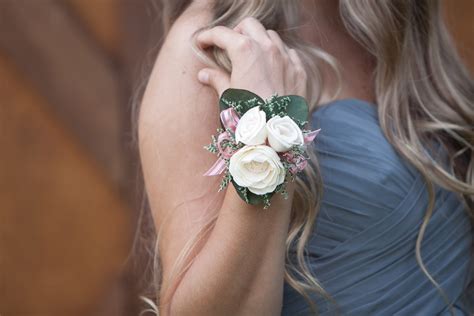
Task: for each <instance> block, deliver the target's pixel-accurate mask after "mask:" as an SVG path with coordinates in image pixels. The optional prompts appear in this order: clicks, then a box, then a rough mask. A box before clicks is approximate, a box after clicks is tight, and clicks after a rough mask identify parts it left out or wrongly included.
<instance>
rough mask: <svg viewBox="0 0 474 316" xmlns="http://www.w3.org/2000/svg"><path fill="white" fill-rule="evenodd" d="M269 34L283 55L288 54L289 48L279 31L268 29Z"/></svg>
mask: <svg viewBox="0 0 474 316" xmlns="http://www.w3.org/2000/svg"><path fill="white" fill-rule="evenodd" d="M267 34H268V36H269V37H270V39H271V40H272V41H273V43H275V44H276V45H277V46H278V48H279V49H280V52H281V54H282V56H288V48H287V46H286V44H285V43H284V42H283V41H282V39H281V38H280V35H278V33H277V32H275V31H274V30H267Z"/></svg>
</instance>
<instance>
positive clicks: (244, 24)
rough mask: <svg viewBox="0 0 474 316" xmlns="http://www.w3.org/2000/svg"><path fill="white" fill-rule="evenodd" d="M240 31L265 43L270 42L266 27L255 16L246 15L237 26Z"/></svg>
mask: <svg viewBox="0 0 474 316" xmlns="http://www.w3.org/2000/svg"><path fill="white" fill-rule="evenodd" d="M236 27H237V28H238V29H239V30H240V32H242V33H243V34H245V35H247V36H249V37H251V38H252V39H254V40H255V41H257V42H259V43H261V44H263V45H265V44H268V43H269V42H270V37H269V36H268V34H267V30H266V29H265V27H264V26H263V25H262V23H260V21H259V20H257V19H256V18H254V17H246V18H244V19H243V20H242V21H240V23H239V24H237V26H236Z"/></svg>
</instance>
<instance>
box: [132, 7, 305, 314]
mask: <svg viewBox="0 0 474 316" xmlns="http://www.w3.org/2000/svg"><path fill="white" fill-rule="evenodd" d="M202 23H206V22H205V18H204V17H202V16H199V15H195V16H193V17H186V16H181V17H180V18H179V19H178V20H177V21H176V23H175V24H174V26H173V27H172V29H171V30H170V33H169V34H168V36H167V39H166V41H165V43H164V44H163V47H162V50H161V52H160V55H159V57H158V59H157V61H156V63H155V66H154V70H153V73H152V75H151V78H150V81H149V83H148V86H147V91H146V93H145V96H144V99H143V104H142V109H141V113H140V121H139V140H140V154H141V159H142V164H143V172H144V177H145V183H146V189H147V194H148V196H149V200H150V205H151V209H152V212H153V217H154V220H155V224H156V226H157V229H159V228H160V225H161V224H163V222H164V220H165V217H167V216H170V220H168V221H167V222H166V223H165V224H164V228H163V231H162V232H161V235H160V244H159V251H160V258H161V264H162V269H163V270H162V273H163V277H162V279H163V288H166V287H167V285H168V284H167V278H168V277H169V274H170V272H171V267H172V266H173V264H174V262H175V260H176V258H177V257H178V254H179V252H180V250H181V249H182V248H183V246H184V244H185V243H186V241H187V240H188V239H189V238H190V236H192V235H193V234H194V233H195V232H196V231H197V230H198V229H199V227H200V226H199V225H200V224H199V219H200V218H201V217H202V216H203V215H205V214H204V212H206V207H207V206H208V204H209V203H210V201H211V200H212V199H214V198H217V199H219V202H220V203H219V204H220V205H221V206H220V209H219V213H218V214H219V215H218V218H217V221H216V224H215V227H214V229H213V230H212V232H211V233H210V235H209V238H208V239H207V241H206V242H205V244H204V246H203V248H202V249H201V251H200V252H199V253H198V254H194V255H195V256H196V257H195V260H194V262H193V263H192V265H191V267H190V268H189V270H188V271H187V272H186V274H185V275H184V277H183V279H182V281H181V282H180V284H179V285H178V287H177V289H176V292H175V293H174V295H173V297H172V301H171V305H170V307H169V308H170V309H169V310H168V307H166V306H165V307H164V308H163V309H162V308H161V307H160V315H162V316H166V315H169V314H171V315H278V314H279V313H280V311H281V304H282V296H283V282H284V279H283V277H284V266H285V265H284V264H285V240H286V237H287V232H288V226H289V220H290V209H291V203H292V199H293V192H294V183H290V184H289V186H288V192H289V198H288V199H287V200H285V199H283V198H282V196H281V195H280V194H276V195H275V196H274V197H273V198H272V204H271V206H270V208H269V209H267V210H262V206H252V205H248V204H246V203H245V202H244V201H242V199H241V198H240V197H239V196H238V195H237V193H236V191H235V189H234V187H233V186H232V185H229V186H228V187H227V189H226V191H225V193H224V192H220V193H218V192H216V189H217V187H218V183H219V182H220V178H221V177H219V176H216V177H205V176H203V173H204V172H205V171H206V170H207V169H208V168H209V167H210V166H211V165H212V164H213V163H214V161H215V156H214V155H211V154H210V153H209V152H207V151H206V150H204V149H203V145H204V144H207V143H209V141H210V135H212V134H214V133H215V130H216V128H217V127H219V126H220V125H219V112H218V111H219V110H218V95H220V92H221V91H219V90H222V89H224V88H225V82H227V84H230V85H233V86H235V87H238V88H244V89H248V90H251V91H254V92H256V93H257V94H260V95H262V96H264V94H265V93H266V94H267V95H265V96H264V97H268V96H269V95H270V93H271V92H278V93H279V94H300V95H301V94H302V93H304V92H303V91H302V90H300V91H296V90H294V86H292V85H291V84H290V82H293V83H292V84H294V80H295V77H294V76H298V78H303V79H304V74H303V75H302V74H301V69H300V68H301V67H299V68H298V67H297V68H298V69H297V71H296V72H294V71H293V70H292V69H290V70H291V71H289V67H288V66H285V64H284V63H283V61H281V60H284V59H285V58H284V57H285V56H284V55H283V54H284V51H283V53H282V51H280V53H278V52H276V51H275V47H276V46H274V45H272V46H269V47H267V48H268V49H269V52H270V55H269V56H270V57H271V58H270V59H273V60H272V62H271V63H269V64H268V65H267V66H266V67H267V68H264V67H263V68H261V69H260V70H259V69H258V66H257V65H256V64H255V65H253V67H254V68H257V69H253V68H251V67H250V64H251V60H250V59H252V61H253V62H254V63H261V62H262V60H261V59H259V58H260V57H261V56H260V57H259V56H256V54H257V53H256V52H255V51H254V55H252V52H251V49H253V50H254V47H251V49H249V47H240V48H232V49H234V51H233V57H234V59H236V58H238V57H237V55H238V54H241V55H240V56H241V57H240V58H241V61H240V63H241V64H240V65H239V64H237V62H236V61H235V60H233V61H232V62H233V65H234V71H233V73H232V76H231V77H228V78H225V74H224V73H222V72H211V77H210V81H209V82H208V85H203V84H202V83H200V82H199V81H198V80H197V73H198V71H199V70H200V69H201V68H204V67H206V65H204V64H202V63H201V62H200V61H199V60H198V59H197V58H196V56H195V55H194V54H193V53H192V51H191V49H190V46H189V41H190V38H189V37H190V35H191V33H192V32H193V31H194V30H195V29H196V28H197V27H198V26H200V25H203V24H202ZM257 23H258V22H257V21H256V20H254V19H246V20H244V23H242V25H240V27H241V29H242V30H243V31H242V32H254V31H257V32H261V31H262V30H261V29H259V27H261V25H260V26H258V25H257ZM262 28H263V27H262ZM220 31H222V29H221V30H220ZM221 35H222V34H218V32H217V31H216V32H214V33H211V32H208V34H207V35H205V36H203V37H201V39H202V43H203V45H210V44H211V43H212V42H219V45H230V44H229V43H231V42H234V44H235V40H234V41H229V40H224V38H223V37H222V36H221ZM261 35H262V34H261V33H260V36H261ZM242 36H243V35H242ZM271 36H273V35H271ZM235 38H236V39H239V38H240V37H235ZM269 38H271V37H269ZM226 41H227V42H226ZM224 42H225V43H224ZM265 43H267V44H268V41H267V42H265ZM244 44H245V43H244ZM254 44H255V43H254ZM245 45H246V44H245ZM228 48H229V47H228ZM239 49H240V51H239ZM279 49H282V47H281V46H280V48H279ZM245 53H247V56H245V55H244V54H245ZM292 53H294V52H292ZM281 55H283V56H281ZM286 57H288V56H286ZM292 58H294V55H293V57H292ZM231 59H232V57H231ZM245 59H246V61H245ZM267 59H268V58H267ZM278 59H281V60H278ZM242 60H244V61H242ZM244 62H247V66H249V67H244ZM286 62H288V58H287V61H286ZM290 66H291V65H290ZM237 67H239V69H242V68H247V69H243V72H244V73H247V75H244V73H238V72H237V71H236V70H235V69H236V68H237ZM269 70H271V71H273V73H272V79H268V74H270V73H271V72H269ZM266 71H267V72H266ZM239 80H241V81H240V82H241V83H240V84H239ZM262 81H263V83H265V81H266V82H267V83H266V84H263V83H262ZM244 82H245V84H244ZM303 86H304V85H303ZM216 89H217V90H218V91H216ZM216 92H217V93H216ZM197 197H200V198H199V199H196V198H197ZM191 199H193V200H192V201H189V202H186V201H187V200H191ZM170 212H171V213H170ZM161 294H163V293H161Z"/></svg>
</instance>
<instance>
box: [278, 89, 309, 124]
mask: <svg viewBox="0 0 474 316" xmlns="http://www.w3.org/2000/svg"><path fill="white" fill-rule="evenodd" d="M283 97H289V98H290V103H289V104H288V106H287V108H286V112H287V113H288V116H289V117H291V118H292V119H293V120H294V121H295V122H296V123H297V124H298V126H299V127H303V126H304V125H305V123H306V122H307V120H308V114H309V109H308V104H307V103H306V100H305V98H303V97H302V96H299V95H287V96H280V97H278V98H277V100H278V99H280V98H283Z"/></svg>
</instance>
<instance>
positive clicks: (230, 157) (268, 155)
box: [204, 88, 321, 209]
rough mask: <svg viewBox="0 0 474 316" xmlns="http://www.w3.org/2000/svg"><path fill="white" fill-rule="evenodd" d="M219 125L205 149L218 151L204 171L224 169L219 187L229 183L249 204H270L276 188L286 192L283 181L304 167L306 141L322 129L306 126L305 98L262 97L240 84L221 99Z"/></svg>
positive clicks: (306, 157)
mask: <svg viewBox="0 0 474 316" xmlns="http://www.w3.org/2000/svg"><path fill="white" fill-rule="evenodd" d="M219 106H220V111H221V112H220V119H221V125H222V128H218V129H217V132H218V134H217V136H215V135H212V137H211V138H212V142H211V143H210V144H209V145H207V146H204V148H205V149H207V150H208V151H210V152H211V153H215V154H217V156H218V159H217V161H216V162H215V163H214V165H213V166H212V167H211V168H210V169H209V170H208V171H207V172H206V173H205V174H204V175H205V176H215V175H219V174H221V173H224V176H223V178H222V182H221V184H220V187H219V191H221V190H223V189H224V188H225V187H226V186H227V185H228V184H229V183H230V182H232V184H233V185H234V187H235V188H236V191H237V192H238V194H239V196H240V197H241V198H242V199H243V200H244V201H245V202H247V203H248V204H252V205H257V204H261V203H263V204H264V207H263V208H264V209H267V208H268V207H269V206H270V198H271V197H272V196H273V194H275V193H281V194H282V195H283V196H284V197H285V199H286V198H287V197H288V193H287V191H286V184H287V182H288V181H294V179H295V175H296V174H297V173H298V172H301V171H302V170H303V169H304V168H305V167H306V166H307V164H308V163H307V160H308V159H309V157H308V156H307V153H306V145H307V144H309V143H311V142H312V141H313V140H314V139H315V137H316V135H317V134H318V133H319V131H320V130H321V129H318V130H314V131H311V130H306V129H304V126H305V125H306V123H308V122H307V121H306V119H307V117H308V111H309V110H308V105H307V103H306V100H305V99H304V98H303V97H301V96H298V95H286V96H278V95H277V94H274V95H272V96H271V97H270V98H268V99H267V100H265V101H264V100H263V99H262V98H260V97H259V96H258V95H256V94H254V93H252V92H250V91H248V90H244V89H233V88H229V89H227V90H225V91H224V92H223V93H222V95H221V97H220V99H219Z"/></svg>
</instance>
